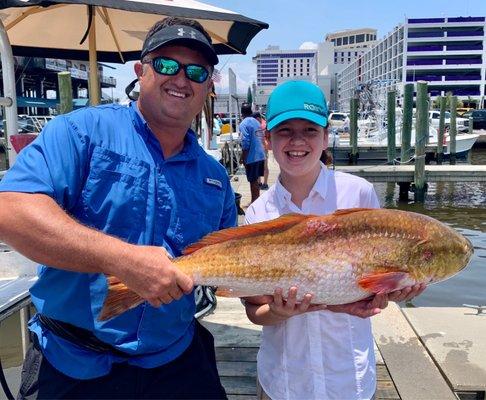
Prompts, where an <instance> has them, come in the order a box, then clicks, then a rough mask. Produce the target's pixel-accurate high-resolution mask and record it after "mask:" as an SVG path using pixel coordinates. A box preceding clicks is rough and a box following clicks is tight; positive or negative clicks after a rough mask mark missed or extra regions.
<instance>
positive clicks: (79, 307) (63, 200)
mask: <svg viewBox="0 0 486 400" xmlns="http://www.w3.org/2000/svg"><path fill="white" fill-rule="evenodd" d="M0 191H3V192H25V193H42V194H46V195H48V196H50V197H52V198H53V199H54V200H55V201H56V202H57V204H59V206H61V207H62V208H63V209H64V210H66V212H68V213H69V214H70V215H72V216H73V217H74V218H75V219H76V220H78V221H79V222H80V223H82V224H84V225H87V226H90V227H93V228H95V229H98V230H100V231H103V232H105V233H107V234H110V235H113V236H117V237H119V238H121V239H122V240H125V241H126V242H129V243H133V244H139V245H153V246H161V247H164V248H165V249H167V250H168V252H169V253H170V254H171V255H173V256H175V257H176V256H179V255H180V254H181V252H182V250H183V249H184V248H185V247H186V246H187V245H189V244H191V243H194V242H196V241H198V240H199V239H200V238H201V237H203V236H204V235H206V234H207V233H210V232H212V231H215V230H219V229H222V228H226V227H231V226H235V225H236V218H237V215H236V208H235V200H234V193H233V191H232V189H231V186H230V182H229V178H228V175H227V173H226V170H225V169H224V168H223V167H222V166H221V165H220V164H219V163H218V162H217V161H216V160H214V159H213V158H212V157H211V156H209V155H207V154H206V153H205V152H204V150H203V149H202V148H201V147H200V146H199V145H198V144H197V139H196V136H195V134H194V133H193V132H192V131H191V130H189V131H188V133H187V134H186V137H185V143H184V147H183V149H182V151H181V152H180V153H178V154H176V155H174V156H172V157H170V158H168V159H164V157H163V153H162V149H161V147H160V144H159V142H158V140H157V139H156V137H155V136H154V135H153V133H152V132H151V131H150V129H149V127H148V126H147V123H146V122H145V121H144V119H143V117H142V116H141V114H140V113H139V112H138V109H137V105H136V103H132V104H131V105H130V106H129V107H125V106H120V105H115V104H113V105H106V106H99V107H89V108H85V109H82V110H79V111H75V112H72V113H69V114H66V115H61V116H58V117H56V118H55V119H54V120H52V121H51V122H49V123H48V124H47V125H46V127H45V129H44V130H43V131H42V133H41V134H40V135H39V137H38V138H37V139H36V140H35V141H34V142H33V143H32V144H31V145H29V146H28V147H26V148H25V149H24V150H22V152H21V153H20V154H19V156H18V158H17V160H16V162H15V164H14V165H13V167H12V168H11V169H10V170H9V171H8V173H7V174H6V176H5V177H4V178H3V179H2V181H1V182H0ZM30 293H31V297H32V302H33V304H34V305H35V307H36V309H37V311H38V312H39V313H42V314H44V315H46V316H47V317H50V318H53V319H56V320H60V321H64V322H67V323H70V324H72V325H75V326H78V327H81V328H84V329H88V330H89V331H91V332H93V333H94V335H95V336H97V337H98V338H99V339H100V340H102V341H103V342H105V343H108V344H110V345H112V346H114V347H115V348H117V349H119V350H121V351H123V352H125V353H128V354H129V355H130V357H126V358H125V357H123V356H118V355H113V354H109V353H98V352H94V351H91V350H88V349H86V348H84V347H80V346H78V345H75V344H73V343H71V342H69V341H67V340H64V339H62V338H60V337H58V336H56V335H54V334H53V333H52V332H50V331H48V330H47V329H45V328H44V327H42V326H41V324H40V323H39V321H38V318H37V316H34V317H33V318H32V320H31V321H30V323H29V326H30V329H31V330H32V331H33V332H34V333H35V334H36V335H37V337H38V339H39V343H40V345H41V347H42V349H43V354H44V356H45V357H46V358H47V359H48V360H49V362H50V363H51V364H52V365H53V366H54V367H55V368H56V369H58V370H59V371H61V372H63V373H64V374H66V375H68V376H71V377H73V378H77V379H91V378H96V377H100V376H103V375H106V374H108V373H109V372H110V370H111V367H112V364H113V363H117V362H125V361H126V362H128V363H129V364H132V365H136V366H140V367H143V368H154V367H157V366H160V365H163V364H165V363H168V362H170V361H172V360H174V359H175V358H177V357H178V356H179V355H180V354H182V353H183V352H184V350H185V349H186V348H187V347H188V346H189V344H190V343H191V341H192V338H193V334H194V324H195V322H194V318H193V315H194V311H195V303H194V295H193V294H191V295H185V296H183V297H182V298H181V299H180V300H178V301H173V302H172V303H170V304H168V305H163V306H161V307H160V308H154V307H152V306H150V305H149V304H148V303H147V302H145V303H143V304H141V305H140V306H138V307H136V308H134V309H131V310H129V311H127V312H125V313H123V314H122V315H120V316H118V317H115V318H113V319H111V320H108V321H104V322H100V321H98V320H97V317H98V315H99V313H100V311H101V308H102V305H103V301H104V299H105V296H106V293H107V283H106V278H105V276H104V275H103V274H97V273H78V272H70V271H66V270H61V269H57V268H53V267H50V266H47V265H41V266H39V279H38V281H37V282H36V283H35V284H34V285H33V287H32V288H31V290H30Z"/></svg>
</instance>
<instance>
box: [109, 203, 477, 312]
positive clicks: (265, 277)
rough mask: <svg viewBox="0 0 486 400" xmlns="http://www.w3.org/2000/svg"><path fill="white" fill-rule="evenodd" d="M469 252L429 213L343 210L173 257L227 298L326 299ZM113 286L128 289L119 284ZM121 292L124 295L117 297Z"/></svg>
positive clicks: (393, 285) (436, 270) (452, 262)
mask: <svg viewBox="0 0 486 400" xmlns="http://www.w3.org/2000/svg"><path fill="white" fill-rule="evenodd" d="M472 251H473V248H472V245H471V243H470V242H469V241H468V240H467V239H466V238H464V237H463V236H462V235H461V234H460V233H458V232H456V231H455V230H454V229H452V228H450V227H448V226H446V225H445V224H443V223H441V222H439V221H437V220H435V219H433V218H430V217H427V216H424V215H420V214H416V213H411V212H405V211H398V210H384V209H373V210H369V209H350V210H340V211H337V212H335V213H334V214H331V215H326V216H306V215H297V214H292V215H286V216H282V217H280V218H278V219H276V220H273V221H267V222H263V223H259V224H253V225H247V226H243V227H238V228H230V229H225V230H222V231H219V232H215V233H213V234H210V235H208V236H207V237H205V238H203V239H202V240H201V241H200V242H198V243H196V244H194V245H192V246H189V247H188V248H187V249H186V255H184V256H181V257H178V258H176V259H174V260H173V262H174V263H175V264H176V265H177V266H178V267H179V268H180V269H181V270H182V271H184V272H185V273H187V274H189V275H191V276H192V277H193V279H194V282H195V284H201V285H209V286H218V287H219V292H220V293H222V294H223V293H224V294H225V295H226V296H235V297H238V296H249V295H263V294H272V293H273V292H274V290H275V289H276V288H279V287H280V288H282V289H284V290H287V289H288V288H289V287H291V286H297V287H298V290H299V294H300V295H301V296H303V295H304V294H305V293H313V294H314V297H313V302H315V303H324V304H329V305H331V304H344V303H350V302H353V301H357V300H360V299H363V298H366V297H369V296H370V295H372V294H374V293H387V292H390V291H393V290H398V289H400V288H402V287H405V286H408V285H411V284H414V283H432V282H436V281H440V280H443V279H446V278H447V277H449V276H452V275H453V274H455V273H456V272H458V271H459V270H461V269H462V268H464V267H465V266H466V264H467V262H468V261H469V259H470V257H471V255H472ZM110 289H111V287H110ZM113 290H115V288H113ZM116 290H117V291H118V292H120V291H123V290H128V291H129V289H128V288H126V287H125V289H123V284H118V285H117V287H116ZM113 298H115V297H112V299H113ZM120 298H122V299H123V293H122V296H121V297H120V294H118V296H117V297H116V300H117V301H118V303H119V302H120ZM142 301H143V300H142V299H141V298H140V299H139V300H138V304H139V303H140V302H142ZM112 303H113V301H112V300H110V292H109V295H108V299H107V300H106V302H105V307H104V309H103V312H102V315H101V316H100V319H107V318H110V317H113V316H114V314H113V312H112V309H113V304H112ZM125 303H126V302H125ZM125 303H124V304H123V305H124V306H126V304H125ZM134 305H136V304H132V306H134ZM119 306H120V304H118V306H117V307H116V313H119V310H120V307H119Z"/></svg>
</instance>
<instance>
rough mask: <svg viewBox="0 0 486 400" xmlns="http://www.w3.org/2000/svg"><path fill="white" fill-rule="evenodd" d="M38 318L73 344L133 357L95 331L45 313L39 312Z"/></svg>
mask: <svg viewBox="0 0 486 400" xmlns="http://www.w3.org/2000/svg"><path fill="white" fill-rule="evenodd" d="M38 319H39V322H40V324H41V325H42V326H43V327H45V328H47V329H48V330H49V331H51V332H52V333H54V334H55V335H56V336H59V337H61V338H63V339H66V340H67V341H69V342H71V343H73V344H76V345H78V346H81V347H84V348H86V349H88V350H92V351H96V352H98V353H112V354H114V355H117V356H120V357H131V356H130V354H128V353H125V352H124V351H121V350H118V349H117V348H115V347H113V346H112V345H110V344H108V343H105V342H103V341H101V340H100V339H98V338H97V337H96V336H95V335H94V334H93V332H91V331H88V330H87V329H84V328H80V327H78V326H74V325H71V324H68V323H67V322H63V321H58V320H56V319H53V318H49V317H46V316H45V315H43V314H39V315H38Z"/></svg>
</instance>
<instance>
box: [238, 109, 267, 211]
mask: <svg viewBox="0 0 486 400" xmlns="http://www.w3.org/2000/svg"><path fill="white" fill-rule="evenodd" d="M241 117H242V118H243V120H242V121H241V123H240V137H241V149H242V154H241V161H242V162H243V165H244V166H245V170H246V179H247V180H248V182H249V183H250V191H251V202H254V201H255V200H256V199H258V196H260V182H259V180H260V177H261V176H263V175H264V170H265V149H264V147H263V131H262V129H261V125H260V122H258V121H257V120H256V119H255V118H253V117H252V110H251V105H250V104H248V103H243V104H242V105H241Z"/></svg>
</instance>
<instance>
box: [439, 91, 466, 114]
mask: <svg viewBox="0 0 486 400" xmlns="http://www.w3.org/2000/svg"><path fill="white" fill-rule="evenodd" d="M445 97H446V110H450V108H451V97H452V92H447V93H446V95H445ZM461 107H463V103H462V101H461V100H459V99H458V100H457V108H461ZM432 108H434V109H436V110H438V109H439V108H440V96H437V97H436V98H435V100H434V101H433V103H432Z"/></svg>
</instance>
